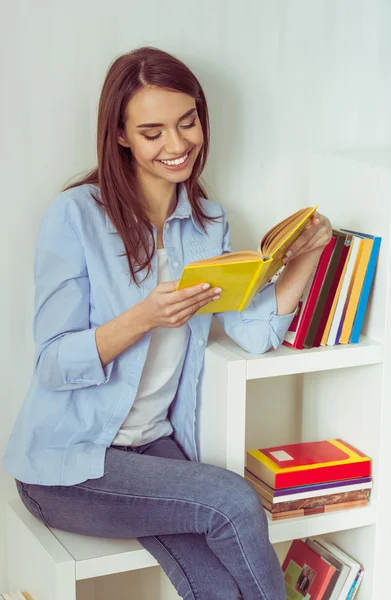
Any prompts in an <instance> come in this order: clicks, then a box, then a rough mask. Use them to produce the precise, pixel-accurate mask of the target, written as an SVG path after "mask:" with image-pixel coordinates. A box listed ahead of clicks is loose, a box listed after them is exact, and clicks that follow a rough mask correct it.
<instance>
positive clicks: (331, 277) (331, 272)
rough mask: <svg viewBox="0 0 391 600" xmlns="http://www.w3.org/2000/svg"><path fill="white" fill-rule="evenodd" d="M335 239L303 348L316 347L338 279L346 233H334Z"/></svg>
mask: <svg viewBox="0 0 391 600" xmlns="http://www.w3.org/2000/svg"><path fill="white" fill-rule="evenodd" d="M333 237H334V238H335V243H334V248H333V251H332V254H331V257H330V261H329V264H328V266H327V270H326V273H325V276H324V278H323V281H322V285H321V287H320V290H319V294H318V298H317V301H316V305H315V309H314V312H313V315H312V318H311V323H310V325H309V327H308V331H307V335H306V336H305V340H304V344H303V348H312V347H313V346H314V341H315V336H316V334H317V331H318V329H319V327H320V322H321V321H322V320H323V313H324V311H325V307H326V302H327V298H328V296H329V293H330V289H331V287H332V285H333V283H334V281H335V279H336V272H337V269H338V266H339V263H340V259H341V255H342V251H343V249H344V247H345V241H346V233H342V232H339V231H333Z"/></svg>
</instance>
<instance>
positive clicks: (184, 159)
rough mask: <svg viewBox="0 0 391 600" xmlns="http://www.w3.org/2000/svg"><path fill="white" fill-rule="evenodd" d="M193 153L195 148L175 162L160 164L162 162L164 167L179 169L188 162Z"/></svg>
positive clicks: (166, 161)
mask: <svg viewBox="0 0 391 600" xmlns="http://www.w3.org/2000/svg"><path fill="white" fill-rule="evenodd" d="M192 151H193V148H192V149H191V150H189V151H188V152H186V154H184V155H183V156H181V157H180V158H176V159H174V160H172V159H171V160H159V162H161V163H162V164H163V165H166V166H167V167H177V166H178V165H183V164H184V163H185V162H186V161H187V159H188V157H189V155H190V154H191V152H192Z"/></svg>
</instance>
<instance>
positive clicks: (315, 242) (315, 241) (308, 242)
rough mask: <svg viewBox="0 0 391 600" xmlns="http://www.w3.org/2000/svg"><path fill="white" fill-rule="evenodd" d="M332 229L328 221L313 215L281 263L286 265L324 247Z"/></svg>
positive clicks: (317, 214)
mask: <svg viewBox="0 0 391 600" xmlns="http://www.w3.org/2000/svg"><path fill="white" fill-rule="evenodd" d="M331 235H332V227H331V223H330V221H329V220H328V219H327V218H326V217H324V216H323V215H321V214H319V213H314V214H313V216H312V219H311V223H310V224H309V225H308V226H307V228H306V229H305V231H304V232H303V233H302V234H301V235H300V236H299V238H298V239H297V240H296V241H295V243H294V244H292V246H291V247H290V248H289V250H288V252H287V253H286V256H285V257H284V259H283V261H284V263H285V264H286V263H287V262H289V261H290V260H292V259H293V258H296V257H297V256H300V255H302V254H304V253H305V252H311V251H312V250H315V249H317V248H321V247H323V248H324V247H325V246H326V245H327V244H328V242H329V241H330V239H331Z"/></svg>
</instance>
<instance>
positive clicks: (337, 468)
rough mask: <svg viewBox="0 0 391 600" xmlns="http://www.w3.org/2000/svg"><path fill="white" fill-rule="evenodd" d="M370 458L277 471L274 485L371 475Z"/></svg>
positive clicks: (305, 483) (286, 485)
mask: <svg viewBox="0 0 391 600" xmlns="http://www.w3.org/2000/svg"><path fill="white" fill-rule="evenodd" d="M370 468H371V463H370V460H366V461H360V462H357V463H347V464H346V463H345V464H342V465H332V466H325V467H318V468H314V469H304V470H303V471H289V472H288V473H276V476H275V485H274V487H275V488H276V489H277V488H283V487H294V486H296V485H307V484H311V483H322V482H325V481H338V480H341V479H353V478H354V477H366V476H368V475H370Z"/></svg>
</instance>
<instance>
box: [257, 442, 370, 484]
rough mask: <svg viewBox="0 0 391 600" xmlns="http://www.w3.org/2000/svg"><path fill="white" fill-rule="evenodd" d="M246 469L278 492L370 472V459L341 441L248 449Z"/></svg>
mask: <svg viewBox="0 0 391 600" xmlns="http://www.w3.org/2000/svg"><path fill="white" fill-rule="evenodd" d="M246 466H247V469H248V470H249V471H250V472H251V473H252V474H253V475H255V476H256V477H258V479H261V480H262V481H264V482H265V483H267V485H269V486H270V487H271V488H273V489H275V490H277V489H281V488H291V487H295V486H299V485H312V484H315V483H324V482H326V481H341V480H345V479H354V478H356V477H368V476H369V475H370V473H371V460H370V458H369V457H368V456H365V454H363V453H362V452H360V451H359V450H357V449H356V448H353V446H350V445H349V444H347V443H346V442H343V441H342V440H340V439H335V440H325V441H320V442H302V443H300V444H287V445H285V446H274V447H273V448H262V449H259V450H258V449H257V450H249V451H248V452H247V465H246Z"/></svg>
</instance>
